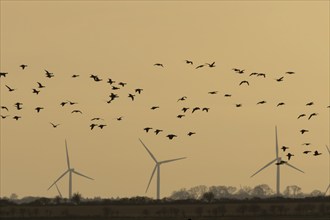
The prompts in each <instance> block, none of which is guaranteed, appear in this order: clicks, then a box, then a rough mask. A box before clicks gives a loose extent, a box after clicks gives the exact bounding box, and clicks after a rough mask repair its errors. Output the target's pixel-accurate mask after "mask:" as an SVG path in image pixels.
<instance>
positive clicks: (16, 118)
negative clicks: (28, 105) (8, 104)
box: [13, 115, 22, 121]
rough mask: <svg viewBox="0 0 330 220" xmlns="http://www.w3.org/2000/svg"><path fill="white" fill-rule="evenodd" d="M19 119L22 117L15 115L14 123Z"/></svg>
mask: <svg viewBox="0 0 330 220" xmlns="http://www.w3.org/2000/svg"><path fill="white" fill-rule="evenodd" d="M20 118H22V117H21V116H18V115H16V116H14V117H13V119H15V120H16V121H17V120H18V119H20Z"/></svg>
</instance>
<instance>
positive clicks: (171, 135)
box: [166, 134, 177, 140]
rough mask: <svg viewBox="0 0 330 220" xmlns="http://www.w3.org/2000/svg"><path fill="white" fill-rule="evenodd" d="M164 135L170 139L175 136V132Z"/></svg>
mask: <svg viewBox="0 0 330 220" xmlns="http://www.w3.org/2000/svg"><path fill="white" fill-rule="evenodd" d="M166 137H168V139H170V140H172V139H173V138H175V137H177V136H176V135H175V134H168V135H167V136H166Z"/></svg>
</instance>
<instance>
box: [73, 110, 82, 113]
mask: <svg viewBox="0 0 330 220" xmlns="http://www.w3.org/2000/svg"><path fill="white" fill-rule="evenodd" d="M71 113H80V114H82V111H80V110H73V111H72V112H71Z"/></svg>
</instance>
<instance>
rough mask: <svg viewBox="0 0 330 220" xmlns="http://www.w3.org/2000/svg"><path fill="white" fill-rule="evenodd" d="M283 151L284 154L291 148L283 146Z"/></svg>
mask: <svg viewBox="0 0 330 220" xmlns="http://www.w3.org/2000/svg"><path fill="white" fill-rule="evenodd" d="M281 149H282V150H283V152H284V151H285V150H287V149H289V147H286V146H282V147H281Z"/></svg>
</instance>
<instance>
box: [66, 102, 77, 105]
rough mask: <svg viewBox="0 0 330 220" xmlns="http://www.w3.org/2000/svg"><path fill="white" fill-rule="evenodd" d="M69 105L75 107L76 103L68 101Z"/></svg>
mask: <svg viewBox="0 0 330 220" xmlns="http://www.w3.org/2000/svg"><path fill="white" fill-rule="evenodd" d="M68 102H69V104H70V105H76V104H78V103H77V102H72V101H68Z"/></svg>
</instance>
